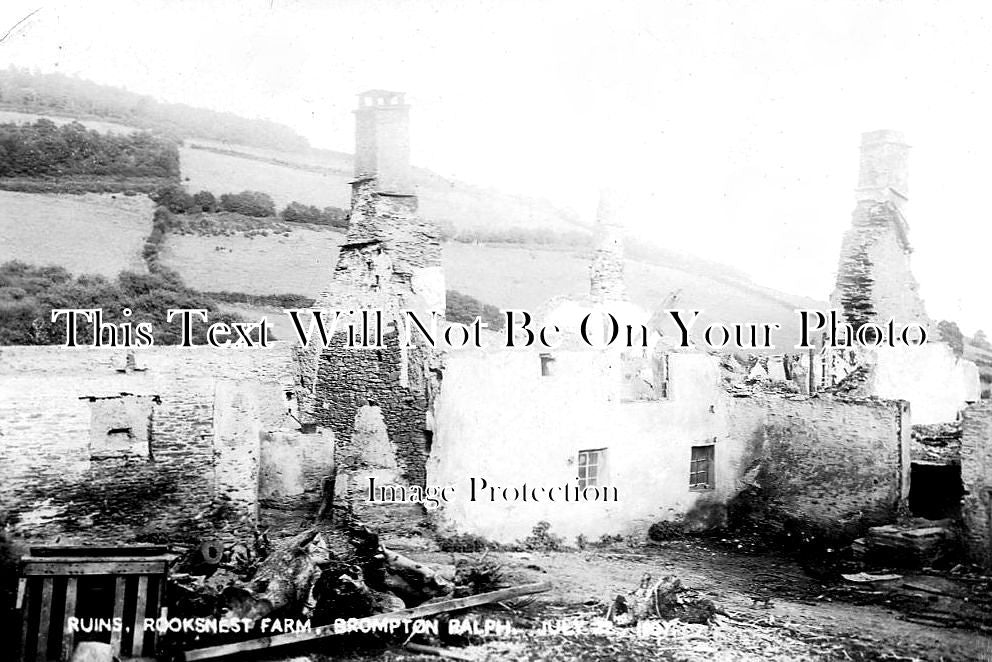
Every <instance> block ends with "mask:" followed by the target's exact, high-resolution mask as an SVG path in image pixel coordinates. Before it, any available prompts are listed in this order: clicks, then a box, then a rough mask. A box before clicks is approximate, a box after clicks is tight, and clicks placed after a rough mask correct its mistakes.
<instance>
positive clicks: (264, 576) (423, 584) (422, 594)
mask: <svg viewBox="0 0 992 662" xmlns="http://www.w3.org/2000/svg"><path fill="white" fill-rule="evenodd" d="M216 547H217V545H216V543H211V542H207V543H204V544H203V545H201V546H200V548H199V549H197V550H193V552H191V553H189V554H188V555H187V557H186V558H185V559H184V560H183V561H182V562H181V563H180V564H179V566H178V568H177V570H178V571H177V572H173V573H172V575H171V577H170V595H171V596H172V603H173V604H172V605H171V608H170V613H173V614H176V615H180V614H181V615H182V616H184V617H210V618H217V619H248V620H250V621H253V622H258V621H259V620H260V619H263V618H279V619H285V618H290V619H301V620H312V621H313V622H314V623H316V624H322V623H330V622H332V621H333V620H334V619H336V618H363V617H367V616H372V615H374V614H380V613H386V612H393V611H396V610H401V609H405V608H407V607H414V606H417V605H420V604H422V603H424V602H427V601H428V600H431V599H433V598H439V597H444V596H448V595H451V594H452V593H453V591H454V585H453V583H452V582H451V581H449V580H447V579H445V578H444V577H442V576H440V575H439V574H438V573H437V572H435V571H434V570H433V569H431V568H429V567H427V566H425V565H423V564H420V563H417V562H416V561H413V560H411V559H409V558H407V557H405V556H403V555H401V554H397V553H396V552H394V551H392V550H390V549H389V548H387V547H386V546H385V545H383V544H382V543H381V541H380V540H379V536H378V535H377V534H375V533H374V532H372V531H370V530H369V529H368V528H366V527H365V526H364V525H362V524H361V523H360V522H350V523H346V524H344V525H339V526H338V527H333V526H314V527H311V528H309V529H307V530H305V531H303V532H301V533H299V534H296V535H294V536H291V537H288V538H284V539H281V540H277V541H274V542H269V541H268V540H267V539H266V538H264V537H263V538H259V537H256V541H255V544H254V545H253V546H248V545H246V544H243V543H239V544H235V545H227V546H226V547H225V548H224V549H225V551H224V552H222V553H221V552H217V551H215V550H216ZM229 639H231V637H229V636H228V637H225V636H216V637H212V636H209V635H207V636H202V635H200V634H196V635H194V636H191V637H188V638H186V639H185V640H183V641H179V642H176V643H177V644H178V645H179V646H180V647H188V646H190V645H196V646H202V645H204V644H205V643H216V641H226V640H229ZM215 640H216V641H215Z"/></svg>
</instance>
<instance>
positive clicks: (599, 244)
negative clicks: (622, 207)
mask: <svg viewBox="0 0 992 662" xmlns="http://www.w3.org/2000/svg"><path fill="white" fill-rule="evenodd" d="M596 218H597V220H596V230H595V237H594V241H595V243H596V253H595V255H594V256H593V261H592V266H591V270H590V274H589V286H590V288H589V289H590V292H589V294H590V296H591V297H592V300H593V301H595V302H597V303H601V302H607V301H625V300H626V299H627V286H626V283H625V282H624V278H623V225H622V224H621V223H620V222H619V220H618V218H617V210H616V207H615V202H614V199H613V194H612V193H611V192H610V191H604V192H602V193H601V194H600V200H599V209H598V211H597V215H596Z"/></svg>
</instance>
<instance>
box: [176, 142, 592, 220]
mask: <svg viewBox="0 0 992 662" xmlns="http://www.w3.org/2000/svg"><path fill="white" fill-rule="evenodd" d="M179 156H180V162H181V168H182V177H183V184H184V185H185V186H186V188H187V190H189V191H190V192H196V191H200V190H205V191H210V192H211V193H214V194H215V195H220V194H222V193H235V192H238V191H243V190H253V191H262V192H264V193H268V194H269V195H270V196H272V199H273V200H275V202H276V206H277V207H279V208H282V207H285V206H286V204H288V203H289V202H292V201H294V200H295V201H297V202H302V203H304V204H307V205H317V206H318V207H325V206H334V207H341V208H344V209H347V208H348V207H349V205H350V204H351V187H350V185H349V184H348V182H349V181H351V179H352V169H351V159H350V157H349V156H348V155H342V154H339V153H336V152H324V151H313V152H310V153H307V154H292V153H286V152H276V151H267V150H262V149H257V148H253V149H248V148H243V147H240V146H230V145H228V146H223V145H221V144H220V143H207V142H205V141H194V142H191V143H189V144H187V145H186V146H184V147H182V148H181V149H180V150H179ZM414 183H415V185H416V187H417V195H418V196H419V198H420V211H421V213H422V214H423V215H424V216H425V217H428V218H431V219H433V220H434V221H437V222H439V223H444V224H451V225H452V226H453V227H456V228H501V229H502V228H510V227H522V228H547V229H552V230H562V231H575V230H582V229H583V228H582V226H580V225H577V224H576V223H575V222H574V220H572V219H571V217H570V216H568V215H567V214H565V213H563V212H561V211H559V210H557V209H555V208H554V207H552V206H551V205H550V204H548V203H546V202H544V201H540V200H532V199H529V198H526V197H522V196H514V195H509V194H505V193H500V192H496V191H491V190H488V189H483V188H480V187H475V186H471V185H468V184H464V183H461V182H456V181H452V180H447V179H444V178H443V177H440V176H438V175H436V174H434V173H431V172H429V171H426V170H422V169H419V168H414Z"/></svg>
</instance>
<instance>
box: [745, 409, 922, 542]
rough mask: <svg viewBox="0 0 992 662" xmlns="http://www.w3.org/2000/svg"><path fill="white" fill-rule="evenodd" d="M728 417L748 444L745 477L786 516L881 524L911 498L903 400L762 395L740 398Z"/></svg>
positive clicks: (908, 435) (906, 421) (907, 426)
mask: <svg viewBox="0 0 992 662" xmlns="http://www.w3.org/2000/svg"><path fill="white" fill-rule="evenodd" d="M755 410H758V411H759V412H760V415H759V418H758V425H755V424H754V422H755V415H754V413H755ZM728 416H729V418H730V421H731V423H730V425H731V429H732V432H731V435H732V436H739V437H740V438H741V439H746V440H747V444H748V448H747V450H746V451H745V459H744V461H743V462H742V463H741V464H742V477H743V476H748V475H749V474H750V475H751V477H750V478H747V479H746V480H752V479H753V480H754V481H756V484H757V485H758V486H759V487H760V488H761V490H762V491H763V492H764V493H765V494H766V495H768V496H769V497H770V498H771V499H772V500H773V502H775V503H776V504H778V505H779V507H780V508H781V509H782V510H783V511H785V512H791V513H793V514H795V515H797V516H802V517H805V518H809V519H813V520H818V521H821V522H824V523H843V522H855V521H866V522H869V523H880V522H884V521H887V520H889V519H890V518H891V517H893V516H894V515H895V514H896V512H897V510H898V507H899V505H900V503H901V502H902V501H903V500H905V499H906V498H907V497H908V495H909V463H910V460H909V452H910V432H911V431H910V423H909V416H908V408H907V406H906V404H905V403H903V402H897V401H884V400H875V399H868V400H854V401H847V400H844V399H841V398H836V397H827V396H819V397H815V398H799V397H795V398H793V397H777V396H760V395H759V396H754V397H749V398H734V399H733V401H732V403H731V411H730V413H729V414H728ZM737 422H742V423H743V425H742V426H739V425H738V423H737ZM734 428H736V429H734Z"/></svg>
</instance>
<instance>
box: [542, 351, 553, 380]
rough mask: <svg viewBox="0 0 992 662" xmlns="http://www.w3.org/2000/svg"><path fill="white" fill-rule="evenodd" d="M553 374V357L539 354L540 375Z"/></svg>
mask: <svg viewBox="0 0 992 662" xmlns="http://www.w3.org/2000/svg"><path fill="white" fill-rule="evenodd" d="M554 374H555V357H553V356H551V355H550V354H541V376H542V377H550V376H552V375H554Z"/></svg>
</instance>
